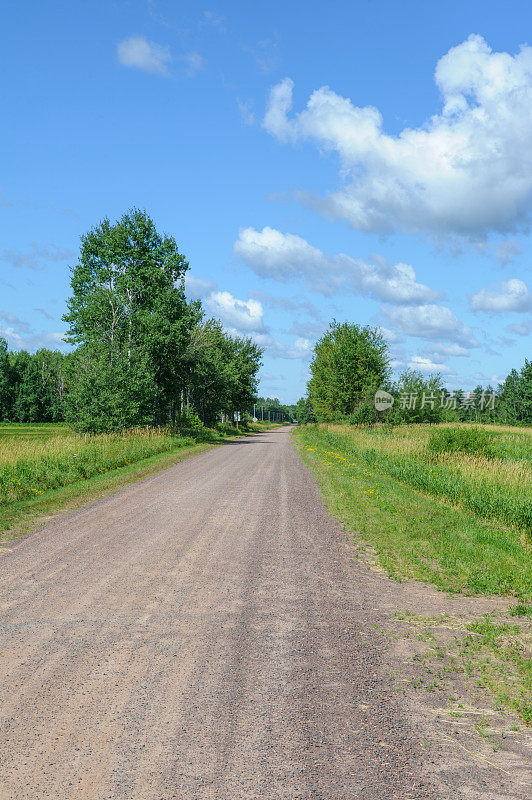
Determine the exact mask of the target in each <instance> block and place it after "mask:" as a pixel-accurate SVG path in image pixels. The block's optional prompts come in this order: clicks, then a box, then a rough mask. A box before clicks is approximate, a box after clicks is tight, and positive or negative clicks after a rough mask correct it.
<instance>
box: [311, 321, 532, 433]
mask: <svg viewBox="0 0 532 800" xmlns="http://www.w3.org/2000/svg"><path fill="white" fill-rule="evenodd" d="M390 360H391V359H390V355H389V348H388V344H387V342H386V340H385V338H384V337H383V335H382V333H381V331H380V330H379V328H371V327H369V326H365V327H362V326H359V325H356V324H354V323H348V322H345V323H338V322H336V321H333V322H332V323H331V325H330V327H329V330H328V331H327V332H326V333H325V334H324V335H323V336H322V337H321V339H320V340H319V341H318V342H317V343H316V345H315V348H314V353H313V358H312V362H311V365H310V373H311V377H310V380H309V382H308V386H307V395H306V396H305V397H302V398H301V399H300V400H299V401H298V403H297V405H296V412H295V413H296V417H297V419H298V421H300V422H303V423H305V422H334V421H345V422H350V423H352V424H362V423H375V422H379V421H380V422H383V421H386V422H389V423H391V424H398V423H402V422H426V423H427V422H445V421H449V422H452V421H456V422H491V423H499V424H507V425H531V424H532V361H528V360H525V363H524V365H523V366H522V368H521V369H520V370H517V369H513V370H512V371H511V372H510V374H509V375H508V376H507V377H506V379H505V380H504V382H503V383H502V384H500V385H499V386H497V387H496V388H493V387H492V386H486V387H483V386H481V385H479V386H477V387H476V388H475V389H474V390H473V391H472V392H465V391H462V390H457V391H455V392H449V391H448V390H447V389H446V388H445V386H444V383H443V378H442V376H441V375H440V374H439V373H436V374H433V375H428V376H425V375H423V374H422V373H421V372H419V371H416V370H406V371H404V372H403V373H402V374H401V375H400V376H399V378H398V379H397V380H395V381H393V380H392V377H391V368H390ZM378 390H381V391H384V392H386V393H387V394H388V395H389V397H388V398H387V399H386V401H387V402H388V403H389V405H388V406H387V407H384V408H381V409H380V410H379V409H378V408H377V407H376V404H375V395H376V392H377V391H378Z"/></svg>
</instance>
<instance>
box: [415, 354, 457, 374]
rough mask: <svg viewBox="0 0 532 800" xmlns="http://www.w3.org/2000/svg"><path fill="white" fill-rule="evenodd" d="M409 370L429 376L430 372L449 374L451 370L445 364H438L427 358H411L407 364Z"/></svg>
mask: <svg viewBox="0 0 532 800" xmlns="http://www.w3.org/2000/svg"><path fill="white" fill-rule="evenodd" d="M408 368H409V369H414V370H418V371H419V372H423V373H426V374H430V373H432V372H442V373H450V372H452V369H451V368H450V367H448V366H447V364H438V363H437V362H435V361H432V359H430V358H427V357H426V356H412V358H411V359H410V361H409V363H408Z"/></svg>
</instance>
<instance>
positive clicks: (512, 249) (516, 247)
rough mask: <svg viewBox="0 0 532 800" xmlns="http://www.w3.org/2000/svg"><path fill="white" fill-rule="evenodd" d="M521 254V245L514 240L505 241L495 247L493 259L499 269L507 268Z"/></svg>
mask: <svg viewBox="0 0 532 800" xmlns="http://www.w3.org/2000/svg"><path fill="white" fill-rule="evenodd" d="M521 253H522V248H521V245H520V244H519V243H518V242H516V241H515V239H505V241H504V242H499V244H498V245H496V247H495V253H494V255H495V259H496V260H497V261H498V262H499V264H500V265H501V267H507V266H508V264H511V263H512V261H514V260H515V259H516V258H517V257H518V256H520V255H521Z"/></svg>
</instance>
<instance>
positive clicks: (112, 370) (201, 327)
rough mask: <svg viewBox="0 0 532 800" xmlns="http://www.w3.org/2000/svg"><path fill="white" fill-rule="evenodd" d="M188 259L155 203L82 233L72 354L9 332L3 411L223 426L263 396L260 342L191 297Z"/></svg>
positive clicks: (5, 414)
mask: <svg viewBox="0 0 532 800" xmlns="http://www.w3.org/2000/svg"><path fill="white" fill-rule="evenodd" d="M188 267H189V264H188V262H187V261H186V259H185V257H184V256H183V255H182V254H181V253H180V252H179V250H178V247H177V244H176V241H175V239H174V238H173V237H171V236H167V235H161V234H160V233H159V232H158V231H157V229H156V227H155V224H154V223H153V221H152V220H151V218H150V217H149V216H148V215H147V214H146V212H144V211H141V210H139V209H132V210H130V211H128V212H127V213H126V214H124V215H123V216H122V217H121V219H120V220H118V222H116V223H115V224H112V223H111V222H110V221H109V220H108V219H104V220H103V221H102V222H101V223H100V224H99V225H97V226H96V227H94V228H92V229H91V230H90V231H89V232H88V233H87V234H85V235H84V236H82V238H81V248H80V256H79V260H78V262H77V264H76V265H75V266H73V268H72V270H71V289H72V293H71V297H70V299H69V300H68V303H67V313H66V314H65V316H64V317H63V319H64V321H65V322H66V323H67V325H68V332H67V336H66V340H67V342H69V343H70V344H71V345H73V350H72V352H70V353H68V354H62V353H60V352H54V351H50V350H39V351H38V352H36V353H35V354H30V353H27V352H24V351H22V352H9V351H8V349H7V343H6V342H5V340H3V339H0V419H1V420H5V421H18V422H37V421H43V422H56V421H60V420H65V421H66V422H68V423H69V424H71V425H72V426H73V427H74V428H75V429H76V430H79V431H86V432H93V433H100V432H105V431H113V430H121V429H124V428H132V427H137V426H144V425H167V424H168V425H171V426H178V427H179V426H184V427H186V426H187V425H188V424H191V423H193V422H194V421H196V422H198V421H201V423H203V424H205V425H214V424H216V423H217V422H218V421H220V420H221V419H222V418H223V419H226V420H233V419H234V416H235V414H237V413H243V412H244V411H245V410H246V409H247V408H249V407H250V405H252V404H253V401H254V399H255V395H256V389H257V382H258V378H257V374H258V371H259V368H260V365H261V358H262V349H261V348H260V347H259V346H258V345H257V344H255V343H254V342H253V341H252V340H251V339H250V338H249V337H240V336H232V335H229V334H228V333H227V332H225V331H224V329H223V326H222V323H221V322H220V321H219V320H216V319H211V318H208V317H207V316H206V314H205V310H204V309H203V307H202V305H201V302H200V301H193V302H189V301H187V299H186V297H185V288H184V278H185V273H186V271H187V269H188Z"/></svg>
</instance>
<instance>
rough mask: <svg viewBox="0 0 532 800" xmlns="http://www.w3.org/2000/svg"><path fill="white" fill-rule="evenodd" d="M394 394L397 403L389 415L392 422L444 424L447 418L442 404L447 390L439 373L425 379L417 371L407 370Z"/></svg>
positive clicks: (401, 376) (396, 386) (400, 378)
mask: <svg viewBox="0 0 532 800" xmlns="http://www.w3.org/2000/svg"><path fill="white" fill-rule="evenodd" d="M392 393H393V394H394V397H395V402H394V405H393V409H392V410H391V411H390V414H389V416H390V421H391V422H394V423H401V422H425V423H427V422H442V421H443V420H444V418H445V406H442V403H441V397H442V393H443V395H444V396H445V389H444V386H443V381H442V377H441V375H440V374H439V373H436V374H435V375H429V376H427V377H425V376H424V375H423V374H422V373H421V372H418V371H417V370H406V371H405V372H403V373H402V374H401V375H400V376H399V379H398V381H397V383H396V384H395V386H394V387H393V392H392Z"/></svg>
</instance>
